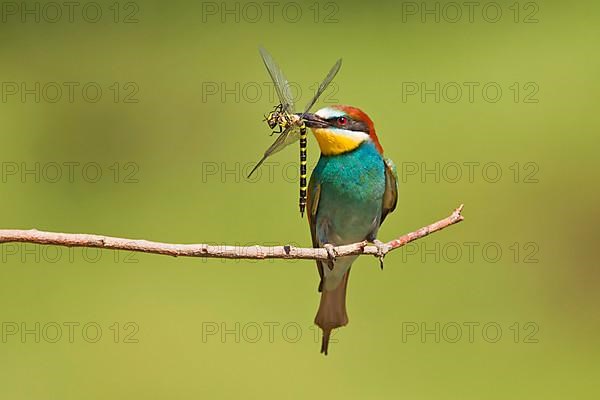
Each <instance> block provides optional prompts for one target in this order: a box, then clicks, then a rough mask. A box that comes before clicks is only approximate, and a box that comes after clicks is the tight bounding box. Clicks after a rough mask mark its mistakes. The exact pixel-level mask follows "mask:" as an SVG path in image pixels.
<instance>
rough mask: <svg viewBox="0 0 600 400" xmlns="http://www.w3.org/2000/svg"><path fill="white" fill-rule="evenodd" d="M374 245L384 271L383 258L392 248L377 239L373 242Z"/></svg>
mask: <svg viewBox="0 0 600 400" xmlns="http://www.w3.org/2000/svg"><path fill="white" fill-rule="evenodd" d="M373 244H374V245H375V247H377V255H376V257H377V258H379V266H380V267H381V270H383V257H385V255H386V254H387V252H388V251H390V246H388V245H387V244H385V243H383V242H382V241H380V240H377V239H375V240H373Z"/></svg>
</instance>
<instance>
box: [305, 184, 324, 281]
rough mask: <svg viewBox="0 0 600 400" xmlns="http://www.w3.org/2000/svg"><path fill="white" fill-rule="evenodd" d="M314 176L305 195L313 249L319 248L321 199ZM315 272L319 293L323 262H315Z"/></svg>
mask: <svg viewBox="0 0 600 400" xmlns="http://www.w3.org/2000/svg"><path fill="white" fill-rule="evenodd" d="M313 178H314V175H313V176H311V179H310V182H309V184H308V193H307V196H306V197H307V204H306V209H307V216H308V224H309V225H310V236H311V237H312V245H313V247H314V248H319V247H321V246H320V244H319V241H318V239H317V210H318V209H319V198H320V197H321V185H320V184H318V183H317V182H315V179H313ZM317 270H318V271H319V276H320V277H321V281H320V282H319V292H321V291H322V290H323V279H324V273H323V262H322V261H319V260H317Z"/></svg>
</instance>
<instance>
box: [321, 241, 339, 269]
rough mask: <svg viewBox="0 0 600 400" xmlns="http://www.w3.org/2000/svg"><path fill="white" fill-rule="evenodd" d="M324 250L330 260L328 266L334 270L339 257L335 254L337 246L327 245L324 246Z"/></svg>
mask: <svg viewBox="0 0 600 400" xmlns="http://www.w3.org/2000/svg"><path fill="white" fill-rule="evenodd" d="M323 248H324V249H325V250H326V251H327V257H328V258H329V259H328V260H327V265H328V266H329V269H333V263H334V261H335V259H336V257H337V254H336V253H335V246H334V245H332V244H329V243H325V244H324V245H323Z"/></svg>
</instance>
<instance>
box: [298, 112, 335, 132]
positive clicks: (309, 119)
mask: <svg viewBox="0 0 600 400" xmlns="http://www.w3.org/2000/svg"><path fill="white" fill-rule="evenodd" d="M297 115H298V116H299V117H302V114H297ZM303 120H304V123H305V124H306V126H308V127H309V128H327V127H328V126H329V122H327V120H326V119H323V118H320V117H318V116H316V115H315V114H308V113H307V114H304V118H303Z"/></svg>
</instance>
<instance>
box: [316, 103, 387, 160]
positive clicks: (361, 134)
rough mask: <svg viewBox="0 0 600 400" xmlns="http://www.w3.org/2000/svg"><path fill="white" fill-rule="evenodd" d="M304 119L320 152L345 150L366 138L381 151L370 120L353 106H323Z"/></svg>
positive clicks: (337, 152) (358, 144) (344, 151)
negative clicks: (315, 139)
mask: <svg viewBox="0 0 600 400" xmlns="http://www.w3.org/2000/svg"><path fill="white" fill-rule="evenodd" d="M305 123H306V126H308V127H309V128H311V129H312V131H313V133H314V135H315V137H316V138H317V142H319V147H320V148H321V153H323V155H326V156H334V155H338V154H342V153H347V152H349V151H352V150H354V149H356V148H357V147H358V146H360V145H361V144H362V143H363V142H365V141H371V142H372V143H373V144H374V145H375V147H376V148H377V150H378V151H379V153H381V154H383V148H382V147H381V144H380V143H379V140H378V139H377V134H376V133H375V127H374V126H373V121H371V118H369V116H368V115H367V114H365V113H364V112H363V111H362V110H360V109H358V108H356V107H351V106H342V105H335V106H330V107H325V108H322V109H320V110H319V111H317V112H316V113H314V114H306V115H305Z"/></svg>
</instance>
